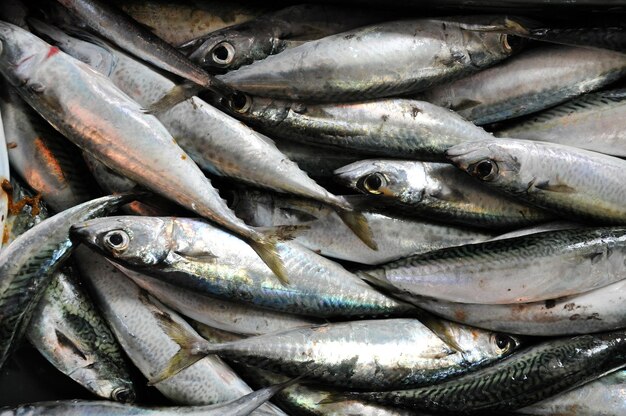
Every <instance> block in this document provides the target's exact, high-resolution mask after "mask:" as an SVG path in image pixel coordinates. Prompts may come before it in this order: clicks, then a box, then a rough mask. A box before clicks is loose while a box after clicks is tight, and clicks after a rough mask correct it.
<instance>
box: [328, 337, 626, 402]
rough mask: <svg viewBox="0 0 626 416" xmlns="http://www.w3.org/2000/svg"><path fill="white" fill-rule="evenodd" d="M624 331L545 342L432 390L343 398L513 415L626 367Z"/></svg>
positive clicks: (420, 389)
mask: <svg viewBox="0 0 626 416" xmlns="http://www.w3.org/2000/svg"><path fill="white" fill-rule="evenodd" d="M624 335H625V334H624V331H623V330H619V331H614V332H609V333H605V334H600V335H581V336H577V337H573V338H562V339H556V340H549V341H546V342H543V343H540V344H538V345H536V346H534V347H530V348H528V349H526V350H523V351H520V352H518V353H517V354H513V355H511V356H510V357H508V358H505V359H504V360H502V361H500V362H498V363H496V364H494V365H492V366H489V367H487V368H484V369H481V370H478V371H475V372H472V373H469V374H467V375H464V376H461V377H459V378H456V379H454V380H450V381H445V382H443V383H440V384H437V385H435V386H428V387H421V388H418V389H412V390H397V391H393V392H367V393H357V392H353V393H348V394H343V393H338V394H336V395H335V396H334V397H331V398H330V400H329V401H340V400H341V399H342V398H343V397H347V398H359V399H363V400H368V401H373V402H376V403H384V404H393V405H396V406H400V407H403V408H408V409H415V410H425V411H432V412H436V413H445V414H448V413H449V412H458V413H459V414H484V413H481V412H486V411H489V410H502V411H512V410H516V409H519V408H522V407H524V406H528V405H530V404H532V403H536V402H538V401H540V400H543V399H545V398H547V397H551V396H553V395H555V394H558V393H561V392H564V391H567V390H569V389H572V388H575V387H578V386H581V385H583V384H585V383H587V382H589V381H592V380H595V379H596V378H598V377H600V376H602V375H604V374H606V373H608V372H611V371H615V370H618V369H620V368H623V367H624V366H625V365H626V355H625V353H626V338H625V336H624Z"/></svg>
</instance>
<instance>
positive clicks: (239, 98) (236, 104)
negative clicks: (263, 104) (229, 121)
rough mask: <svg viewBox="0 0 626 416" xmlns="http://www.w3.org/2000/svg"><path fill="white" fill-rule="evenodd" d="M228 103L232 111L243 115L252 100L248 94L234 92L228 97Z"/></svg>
mask: <svg viewBox="0 0 626 416" xmlns="http://www.w3.org/2000/svg"><path fill="white" fill-rule="evenodd" d="M229 103H230V108H232V109H233V111H236V112H238V113H240V114H245V113H247V112H248V110H249V109H250V107H251V106H252V98H251V97H250V96H249V95H248V94H243V93H241V92H236V93H234V94H233V95H232V96H231V97H230V101H229Z"/></svg>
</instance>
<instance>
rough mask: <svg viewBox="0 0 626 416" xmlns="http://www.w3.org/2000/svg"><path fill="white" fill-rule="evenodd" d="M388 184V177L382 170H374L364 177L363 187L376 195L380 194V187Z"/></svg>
mask: <svg viewBox="0 0 626 416" xmlns="http://www.w3.org/2000/svg"><path fill="white" fill-rule="evenodd" d="M385 186H387V178H386V177H385V175H383V174H382V173H380V172H374V173H370V174H369V175H367V176H366V177H365V178H363V180H362V182H361V187H362V188H363V190H364V191H365V192H368V193H370V194H374V195H380V194H381V193H382V192H381V190H380V188H383V187H385Z"/></svg>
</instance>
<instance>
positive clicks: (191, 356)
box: [148, 311, 222, 386]
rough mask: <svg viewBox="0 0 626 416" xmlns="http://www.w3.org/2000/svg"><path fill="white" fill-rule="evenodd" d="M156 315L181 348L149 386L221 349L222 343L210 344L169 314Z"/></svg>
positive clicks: (163, 327) (164, 329)
mask: <svg viewBox="0 0 626 416" xmlns="http://www.w3.org/2000/svg"><path fill="white" fill-rule="evenodd" d="M154 316H155V317H156V319H157V322H158V324H159V326H160V327H161V328H162V329H163V331H165V333H167V335H168V336H169V337H170V338H171V339H172V340H173V341H174V342H176V343H177V344H178V345H179V346H180V349H179V350H178V351H177V352H176V354H174V356H173V357H172V358H171V359H170V361H169V362H168V363H167V365H166V366H165V368H164V369H163V370H161V371H160V372H159V373H158V374H157V375H155V376H154V377H152V378H151V379H150V380H149V382H148V385H149V386H152V385H155V384H157V383H160V382H161V381H164V380H166V379H168V378H170V377H172V376H175V375H176V374H178V373H180V372H181V371H183V370H184V369H186V368H187V367H190V366H191V365H193V364H195V363H196V362H198V361H200V360H201V359H203V358H204V357H206V356H207V355H209V354H213V353H216V352H218V351H220V350H221V348H220V347H221V345H222V344H210V343H209V342H208V341H206V340H204V339H203V338H201V337H200V336H198V335H197V334H194V333H193V332H189V331H187V330H185V328H184V327H182V326H181V325H180V324H178V323H177V322H175V321H174V320H172V318H171V316H170V315H169V314H166V313H163V312H161V311H158V312H156V313H155V314H154Z"/></svg>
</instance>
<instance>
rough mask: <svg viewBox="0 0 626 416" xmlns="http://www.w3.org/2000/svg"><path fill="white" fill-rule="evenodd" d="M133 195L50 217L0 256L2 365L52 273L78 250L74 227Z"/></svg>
mask: <svg viewBox="0 0 626 416" xmlns="http://www.w3.org/2000/svg"><path fill="white" fill-rule="evenodd" d="M128 199H130V198H129V196H107V197H103V198H99V199H95V200H93V201H88V202H85V203H83V204H81V205H78V206H76V207H74V208H70V209H68V210H65V211H63V212H61V213H59V214H57V215H55V216H53V217H50V218H48V219H46V220H44V221H42V222H40V223H39V224H38V225H37V226H35V227H33V228H31V229H30V230H28V231H26V232H25V233H24V234H22V235H20V236H19V237H18V238H16V239H15V240H14V241H13V242H12V243H11V244H10V245H9V246H8V247H6V248H5V249H4V250H2V252H1V253H0V316H2V321H1V322H0V365H2V364H4V362H5V361H6V359H7V357H8V355H9V353H10V352H11V347H12V346H14V345H15V343H16V342H17V341H19V339H20V338H21V337H22V336H23V335H24V331H25V330H26V327H27V325H28V322H29V320H30V318H31V316H32V311H33V308H34V307H35V306H36V305H37V302H38V301H39V300H40V299H41V296H42V295H43V293H44V291H45V289H46V287H47V285H48V284H49V283H50V279H51V278H52V274H53V273H54V271H55V270H57V269H58V267H59V266H60V265H61V263H62V262H63V260H65V259H67V258H68V257H69V255H70V254H71V252H72V249H73V247H74V245H73V243H72V241H71V240H70V236H69V229H70V226H71V225H72V224H74V223H76V222H80V221H81V220H85V219H88V218H94V217H96V216H100V215H104V214H107V213H109V212H111V211H112V210H114V209H115V208H117V207H118V206H119V205H120V204H123V203H124V202H126V201H127V200H128Z"/></svg>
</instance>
